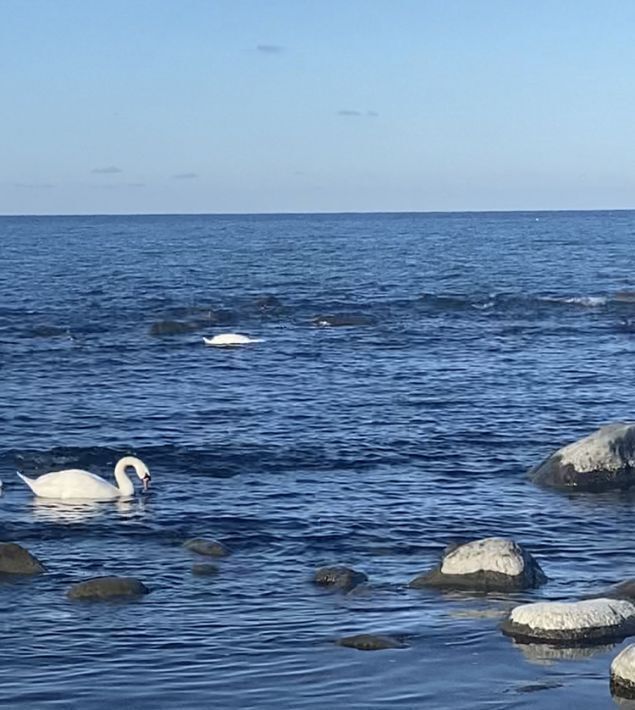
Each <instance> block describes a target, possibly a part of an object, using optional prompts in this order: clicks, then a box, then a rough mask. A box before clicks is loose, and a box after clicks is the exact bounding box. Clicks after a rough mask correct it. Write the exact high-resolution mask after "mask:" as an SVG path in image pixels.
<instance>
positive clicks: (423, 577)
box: [408, 537, 547, 592]
mask: <svg viewBox="0 0 635 710" xmlns="http://www.w3.org/2000/svg"><path fill="white" fill-rule="evenodd" d="M546 581H547V577H546V576H545V574H544V572H543V571H542V569H541V568H540V565H539V564H538V562H536V560H535V559H534V558H533V557H532V556H531V555H530V554H529V552H527V551H526V550H524V549H523V548H522V547H521V546H520V545H518V544H516V543H515V542H514V541H513V540H508V539H506V538H500V537H488V538H484V539H482V540H473V541H472V542H467V543H462V544H460V545H456V546H450V547H449V548H446V550H445V552H444V554H443V558H442V560H441V562H440V564H439V565H438V566H437V567H435V568H434V569H432V570H430V571H429V572H424V573H423V574H420V575H419V576H418V577H415V579H413V580H412V581H411V582H410V584H409V585H408V586H410V587H412V588H414V589H419V588H422V587H437V588H441V589H469V590H473V591H482V592H508V591H517V590H520V589H529V588H532V587H538V586H540V585H541V584H544V583H545V582H546Z"/></svg>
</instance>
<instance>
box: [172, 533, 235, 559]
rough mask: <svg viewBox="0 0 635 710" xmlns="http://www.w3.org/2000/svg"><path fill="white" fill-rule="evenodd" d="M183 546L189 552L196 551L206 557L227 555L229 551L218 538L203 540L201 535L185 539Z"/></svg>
mask: <svg viewBox="0 0 635 710" xmlns="http://www.w3.org/2000/svg"><path fill="white" fill-rule="evenodd" d="M183 547H185V549H186V550H190V551H191V552H196V553H197V554H199V555H205V556H206V557H227V556H228V555H229V554H230V553H229V550H228V549H227V547H225V545H223V543H222V542H218V540H205V539H204V538H202V537H195V538H192V539H191V540H186V541H185V542H184V543H183Z"/></svg>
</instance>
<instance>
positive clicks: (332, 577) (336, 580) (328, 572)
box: [313, 566, 368, 592]
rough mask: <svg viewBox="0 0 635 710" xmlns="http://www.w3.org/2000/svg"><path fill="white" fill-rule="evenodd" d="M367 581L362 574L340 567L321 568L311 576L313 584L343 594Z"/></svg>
mask: <svg viewBox="0 0 635 710" xmlns="http://www.w3.org/2000/svg"><path fill="white" fill-rule="evenodd" d="M367 581H368V577H367V576H366V575H365V574H364V573H363V572H357V571H356V570H354V569H351V568H350V567H342V566H336V567H321V568H320V569H318V570H317V571H316V572H315V574H314V575H313V582H314V583H315V584H318V585H320V586H322V587H331V588H333V589H339V590H341V591H345V592H348V591H350V590H351V589H353V588H354V587H357V586H358V585H360V584H362V583H363V582H367Z"/></svg>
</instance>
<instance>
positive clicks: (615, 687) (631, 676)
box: [611, 643, 635, 699]
mask: <svg viewBox="0 0 635 710" xmlns="http://www.w3.org/2000/svg"><path fill="white" fill-rule="evenodd" d="M611 693H613V694H614V695H617V696H619V697H621V698H629V699H635V644H634V643H632V644H631V645H630V646H627V647H626V648H625V649H624V650H623V651H621V652H620V653H618V655H617V656H615V658H614V659H613V663H611Z"/></svg>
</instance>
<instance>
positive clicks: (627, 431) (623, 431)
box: [529, 423, 635, 491]
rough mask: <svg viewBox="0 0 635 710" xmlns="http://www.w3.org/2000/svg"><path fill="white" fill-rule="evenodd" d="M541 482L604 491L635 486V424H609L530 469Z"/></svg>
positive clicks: (575, 488)
mask: <svg viewBox="0 0 635 710" xmlns="http://www.w3.org/2000/svg"><path fill="white" fill-rule="evenodd" d="M529 476H530V477H531V479H532V480H533V481H534V482H535V483H538V484H540V485H545V486H552V487H554V488H559V489H562V490H582V491H604V490H609V489H611V488H628V487H630V486H632V485H635V423H617V424H608V425H606V426H603V427H602V428H601V429H598V430H597V431H595V432H593V433H592V434H590V435H589V436H585V437H584V438H583V439H580V440H579V441H575V442H573V443H572V444H568V445H567V446H564V447H563V448H561V449H558V450H557V451H556V452H554V453H553V454H551V455H550V456H549V457H548V458H546V459H545V460H544V461H543V462H542V463H541V464H539V465H538V466H536V467H535V468H533V469H531V470H530V471H529Z"/></svg>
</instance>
